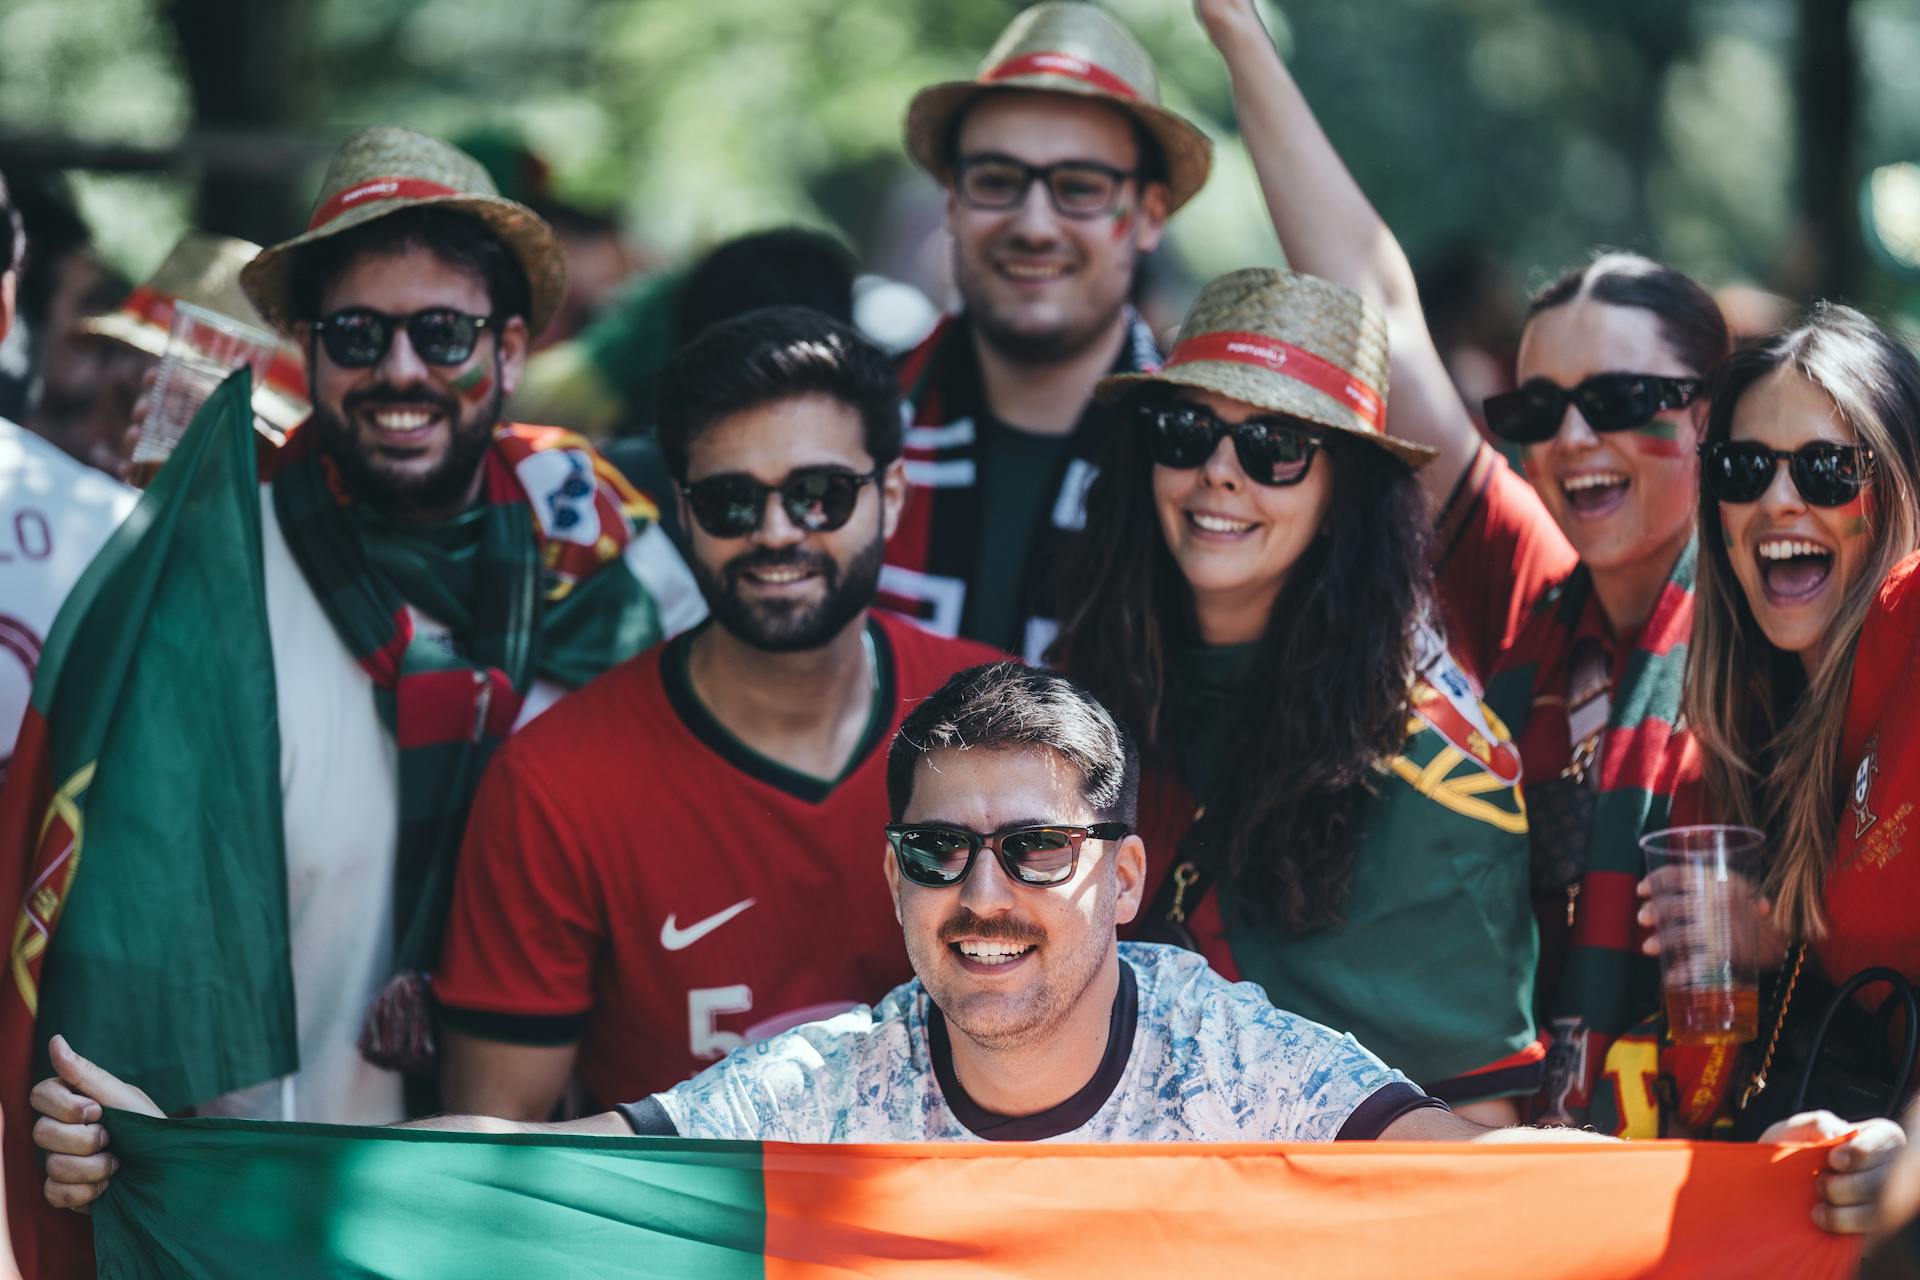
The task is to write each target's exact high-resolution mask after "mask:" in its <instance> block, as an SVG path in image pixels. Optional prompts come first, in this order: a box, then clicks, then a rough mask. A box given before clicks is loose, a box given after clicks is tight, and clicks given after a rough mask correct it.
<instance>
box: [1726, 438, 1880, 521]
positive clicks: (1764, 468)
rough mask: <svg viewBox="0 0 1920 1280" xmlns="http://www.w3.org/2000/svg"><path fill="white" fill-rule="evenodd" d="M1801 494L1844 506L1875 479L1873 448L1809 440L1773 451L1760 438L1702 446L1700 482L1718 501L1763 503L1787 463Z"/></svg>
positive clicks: (1826, 504) (1821, 502)
mask: <svg viewBox="0 0 1920 1280" xmlns="http://www.w3.org/2000/svg"><path fill="white" fill-rule="evenodd" d="M1782 462H1784V463H1786V464H1787V474H1788V475H1789V476H1791V477H1792V478H1793V487H1794V488H1796V489H1798V490H1799V491H1800V496H1801V497H1803V498H1805V499H1806V500H1807V501H1808V502H1809V503H1811V504H1812V505H1814V506H1816V507H1844V506H1846V505H1847V504H1848V503H1849V502H1852V501H1853V500H1854V499H1855V498H1857V497H1859V496H1860V490H1861V489H1863V488H1865V487H1866V483H1867V481H1869V480H1871V479H1872V478H1873V450H1872V449H1870V448H1868V447H1867V446H1866V445H1864V444H1836V443H1834V442H1833V441H1831V440H1810V441H1808V442H1807V443H1806V444H1803V445H1801V446H1800V447H1799V448H1798V449H1795V450H1793V451H1791V452H1788V451H1786V450H1784V449H1769V448H1768V447H1767V446H1766V445H1764V444H1761V443H1760V442H1759V441H1758V440H1721V441H1719V442H1718V443H1716V444H1703V445H1701V446H1700V483H1701V485H1702V486H1703V487H1704V488H1705V489H1706V491H1707V495H1708V496H1709V497H1711V498H1712V499H1713V500H1714V501H1716V502H1731V503H1734V504H1736V505H1737V504H1740V503H1745V502H1758V501H1759V500H1760V495H1762V494H1764V493H1765V492H1766V491H1767V486H1769V485H1771V484H1772V483H1773V473H1774V471H1775V469H1776V468H1777V467H1778V466H1779V465H1780V464H1781V463H1782Z"/></svg>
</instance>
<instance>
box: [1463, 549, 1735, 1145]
mask: <svg viewBox="0 0 1920 1280" xmlns="http://www.w3.org/2000/svg"><path fill="white" fill-rule="evenodd" d="M1695 551H1696V545H1695V543H1693V542H1689V543H1688V544H1687V547H1686V549H1685V550H1684V551H1682V552H1681V554H1680V558H1679V560H1678V561H1676V562H1675V564H1674V566H1673V572H1672V573H1671V574H1670V575H1669V576H1668V579H1667V583H1666V586H1665V587H1664V588H1663V589H1662V591H1661V593H1660V596H1659V599H1658V600H1657V601H1656V602H1655V604H1654V607H1653V612H1652V614H1651V615H1650V616H1649V617H1648V618H1647V622H1646V625H1645V626H1644V627H1642V628H1641V631H1640V635H1639V637H1638V639H1637V640H1636V641H1635V642H1634V647H1633V650H1632V652H1631V653H1629V654H1628V655H1627V657H1626V661H1625V662H1624V664H1619V663H1617V664H1616V666H1615V670H1616V673H1617V674H1616V676H1615V680H1614V688H1613V694H1612V701H1611V706H1610V708H1609V713H1608V719H1607V726H1606V729H1605V731H1604V733H1603V734H1602V737H1601V741H1600V748H1599V752H1598V767H1599V769H1600V776H1599V779H1598V782H1599V794H1598V796H1597V797H1596V800H1595V804H1594V814H1593V829H1592V836H1591V839H1590V841H1589V844H1588V862H1587V869H1586V873H1585V875H1584V877H1583V878H1582V879H1581V882H1580V894H1579V897H1578V899H1577V902H1578V907H1577V914H1576V917H1575V922H1574V930H1573V939H1572V946H1571V949H1570V951H1569V953H1568V956H1567V964H1566V971H1565V973H1564V975H1563V977H1562V979H1561V982H1560V987H1559V990H1557V991H1555V992H1552V993H1550V995H1549V999H1548V1002H1547V1003H1548V1019H1549V1022H1550V1028H1549V1029H1550V1032H1551V1035H1552V1040H1553V1047H1552V1049H1551V1051H1550V1054H1549V1062H1548V1083H1547V1088H1546V1091H1545V1093H1544V1095H1543V1097H1542V1105H1543V1108H1544V1114H1545V1116H1546V1117H1547V1118H1551V1119H1554V1120H1556V1121H1559V1122H1563V1123H1573V1124H1585V1123H1588V1122H1589V1121H1590V1120H1591V1121H1592V1122H1594V1123H1599V1124H1603V1125H1607V1126H1608V1127H1617V1126H1616V1124H1615V1123H1614V1122H1616V1121H1618V1124H1619V1125H1624V1124H1625V1122H1626V1118H1625V1117H1615V1116H1614V1115H1613V1114H1612V1113H1613V1112H1614V1110H1615V1109H1616V1108H1615V1107H1614V1100H1613V1099H1612V1098H1611V1097H1607V1098H1605V1099H1602V1098H1600V1097H1598V1096H1597V1094H1599V1093H1611V1091H1610V1090H1604V1089H1601V1090H1596V1088H1595V1085H1596V1083H1598V1082H1599V1079H1600V1076H1601V1071H1602V1067H1603V1066H1604V1065H1606V1060H1607V1051H1608V1047H1609V1046H1610V1045H1611V1044H1612V1042H1613V1041H1614V1040H1615V1039H1616V1038H1618V1037H1620V1036H1622V1035H1624V1034H1625V1033H1627V1032H1628V1031H1629V1030H1631V1029H1632V1028H1634V1027H1635V1026H1636V1024H1638V1023H1640V1022H1641V1021H1642V1020H1643V1019H1645V1018H1646V1017H1648V1016H1649V1015H1651V1014H1653V1013H1655V1012H1656V1011H1657V1010H1658V1009H1659V1007H1660V970H1659V963H1658V961H1656V960H1654V959H1652V958H1649V957H1647V956H1643V955H1641V954H1640V942H1641V939H1642V937H1643V934H1642V931H1641V930H1640V929H1639V927H1638V925H1637V924H1636V923H1635V919H1634V917H1635V914H1636V912H1637V908H1638V899H1637V897H1636V896H1635V886H1636V885H1637V884H1638V883H1639V881H1640V880H1641V878H1642V877H1644V876H1645V874H1646V863H1645V858H1644V856H1643V855H1642V853H1641V851H1640V838H1641V837H1642V836H1643V835H1645V834H1647V833H1648V832H1650V831H1656V830H1659V829H1660V828H1662V827H1664V826H1667V825H1669V815H1670V813H1671V811H1672V806H1673V798H1674V795H1675V793H1676V791H1678V790H1679V788H1680V786H1681V785H1682V784H1683V783H1685V782H1686V781H1688V780H1689V778H1691V777H1692V776H1693V775H1695V774H1697V773H1698V769H1699V764H1698V752H1697V749H1696V747H1695V745H1694V742H1693V739H1692V736H1691V735H1690V734H1689V733H1688V732H1687V730H1686V728H1685V727H1684V726H1683V725H1682V724H1681V723H1680V691H1681V680H1682V677H1683V675H1684V674H1685V671H1686V664H1687V641H1688V639H1689V636H1690V634H1691V631H1692V627H1693V581H1694V559H1695ZM1597 607H1598V605H1597V603H1596V602H1595V601H1594V600H1593V578H1592V575H1591V574H1590V573H1589V572H1588V570H1587V568H1586V566H1585V565H1581V566H1580V567H1579V568H1577V569H1575V570H1574V571H1573V573H1572V574H1571V575H1569V577H1568V578H1567V579H1566V581H1565V582H1563V583H1562V584H1561V585H1560V586H1558V587H1556V588H1554V589H1553V590H1551V591H1549V592H1547V593H1546V594H1545V595H1544V596H1543V597H1542V598H1541V599H1540V601H1539V602H1538V603H1537V604H1536V605H1535V606H1534V608H1533V611H1532V613H1531V614H1530V615H1529V617H1528V618H1527V620H1526V621H1525V622H1524V623H1523V624H1522V627H1521V630H1520V633H1519V635H1518V636H1517V637H1516V638H1515V641H1514V644H1513V646H1512V648H1511V649H1509V650H1508V651H1507V652H1506V653H1505V654H1503V655H1502V656H1501V658H1500V660H1499V661H1498V662H1497V663H1496V664H1495V667H1494V672H1493V676H1492V678H1491V679H1490V680H1489V681H1488V682H1487V702H1488V704H1489V705H1491V706H1492V707H1493V708H1494V710H1495V711H1496V712H1497V713H1498V714H1499V715H1500V716H1501V717H1502V718H1503V719H1505V720H1506V721H1507V723H1508V724H1509V725H1511V726H1516V732H1517V726H1518V725H1519V724H1520V723H1521V722H1523V721H1524V720H1525V718H1526V716H1527V713H1528V708H1529V707H1530V706H1531V705H1532V702H1533V700H1534V698H1535V697H1536V696H1537V695H1539V694H1551V693H1555V692H1558V693H1560V694H1562V695H1564V692H1565V690H1566V688H1567V678H1568V671H1567V664H1568V662H1569V659H1570V657H1571V649H1572V640H1573V636H1574V634H1575V632H1576V630H1577V628H1578V625H1579V622H1580V618H1581V614H1582V612H1583V611H1584V610H1586V609H1588V608H1597ZM1636 1101H1637V1100H1636ZM1597 1105H1598V1106H1600V1108H1601V1111H1602V1112H1603V1113H1604V1114H1590V1112H1592V1111H1593V1109H1594V1108H1595V1107H1596V1106H1597ZM1629 1105H1631V1104H1629Z"/></svg>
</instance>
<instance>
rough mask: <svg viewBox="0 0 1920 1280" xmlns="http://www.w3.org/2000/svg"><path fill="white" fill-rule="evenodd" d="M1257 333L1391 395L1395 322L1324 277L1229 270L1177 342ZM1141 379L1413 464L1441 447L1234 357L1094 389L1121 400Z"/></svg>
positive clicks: (1109, 381) (1203, 296) (1119, 378)
mask: <svg viewBox="0 0 1920 1280" xmlns="http://www.w3.org/2000/svg"><path fill="white" fill-rule="evenodd" d="M1219 333H1251V334H1258V335H1259V336H1261V337H1265V338H1274V339H1278V340H1279V341H1281V342H1284V343H1287V344H1289V345H1291V346H1295V347H1299V348H1300V349H1302V350H1304V351H1308V352H1311V353H1312V354H1314V355H1316V356H1319V357H1320V358H1321V359H1322V360H1326V361H1328V362H1329V363H1331V364H1335V365H1338V366H1339V367H1340V368H1341V369H1342V370H1344V371H1345V372H1346V373H1348V374H1349V375H1351V376H1352V377H1354V378H1356V379H1357V380H1359V381H1360V382H1362V383H1364V384H1365V385H1366V386H1367V387H1369V388H1371V389H1372V390H1373V392H1374V393H1375V394H1376V395H1378V396H1379V397H1380V401H1381V404H1382V406H1383V408H1384V406H1385V403H1386V398H1387V369H1388V363H1387V322H1386V318H1385V317H1384V316H1382V315H1381V314H1380V312H1379V311H1378V310H1377V309H1376V308H1375V307H1373V306H1372V305H1371V304H1370V303H1368V302H1367V300H1366V299H1364V298H1362V297H1361V296H1360V295H1359V294H1357V293H1355V292H1354V291H1353V290H1351V289H1348V288H1346V287H1345V286H1343V285H1338V284H1334V283H1333V282H1332V281H1330V280H1322V279H1320V278H1318V277H1317V276H1309V275H1301V274H1299V273H1298V272H1292V271H1277V270H1273V269H1271V268H1266V267H1250V268H1248V269H1246V270H1244V271H1233V272H1229V273H1228V274H1226V275H1224V276H1220V277H1219V278H1217V279H1215V280H1213V281H1211V282H1210V283H1208V285H1207V287H1206V288H1204V289H1202V290H1201V291H1200V296H1199V297H1198V298H1196V299H1194V303H1193V307H1192V309H1190V310H1189V311H1188V312H1187V318H1186V320H1185V322H1184V323H1182V324H1181V326H1180V336H1179V337H1178V338H1177V339H1175V341H1174V344H1173V350H1174V356H1173V357H1172V358H1174V359H1177V358H1178V355H1179V351H1180V348H1181V346H1182V345H1183V344H1185V343H1188V342H1191V341H1193V340H1194V339H1196V338H1199V337H1203V336H1205V335H1207V334H1219ZM1140 383H1160V384H1164V385H1177V386H1187V387H1198V388H1200V389H1202V390H1206V391H1213V392H1216V393H1218V394H1220V395H1223V396H1227V397H1229V398H1231V399H1234V400H1239V401H1241V402H1243V403H1245V404H1250V405H1254V406H1256V407H1258V408H1261V409H1267V410H1271V411H1273V412H1275V413H1285V414H1291V415H1292V416H1294V417H1296V418H1301V419H1304V420H1306V421H1308V422H1311V423H1314V424H1315V425H1317V426H1322V427H1326V428H1329V429H1330V430H1334V431H1344V432H1346V433H1348V434H1350V435H1356V436H1360V437H1362V438H1364V439H1366V440H1367V441H1369V442H1370V443H1372V444H1376V445H1379V446H1380V447H1381V448H1383V449H1385V450H1387V451H1388V452H1389V453H1391V454H1393V455H1394V456H1395V457H1397V458H1399V459H1400V460H1401V461H1402V462H1405V463H1406V464H1407V465H1408V466H1410V467H1416V468H1417V467H1420V466H1422V465H1424V464H1425V463H1427V462H1429V461H1431V460H1432V459H1433V457H1434V451H1433V450H1432V449H1429V448H1427V447H1425V446H1424V445H1418V444H1415V443H1413V442H1412V441H1410V440H1402V439H1399V438H1398V437H1395V436H1389V435H1386V434H1384V433H1382V432H1380V431H1378V430H1376V429H1375V428H1374V426H1373V424H1372V423H1371V422H1369V421H1367V419H1366V418H1365V417H1363V416H1362V415H1361V414H1360V413H1359V412H1357V411H1356V410H1355V409H1354V408H1353V406H1352V405H1350V404H1348V403H1347V402H1346V401H1343V400H1341V399H1339V398H1337V397H1335V396H1333V395H1329V394H1328V393H1327V392H1325V391H1322V390H1320V389H1319V388H1317V387H1312V386H1309V385H1307V384H1306V383H1305V382H1302V381H1300V380H1298V379H1297V378H1292V377H1289V376H1287V375H1286V374H1283V373H1278V372H1275V371H1274V370H1271V369H1268V368H1265V367H1262V366H1258V365H1249V364H1240V363H1237V362H1234V361H1230V360H1194V361H1190V362H1184V363H1180V364H1176V365H1174V366H1173V367H1172V368H1168V369H1162V370H1161V371H1159V372H1157V373H1130V374H1116V375H1115V376H1113V377H1110V378H1106V379H1104V380H1102V381H1101V383H1100V385H1099V387H1098V388H1097V389H1096V391H1095V394H1096V395H1097V396H1099V397H1100V398H1101V399H1103V400H1113V399H1115V398H1117V397H1119V396H1120V395H1122V394H1124V393H1125V392H1126V391H1128V390H1129V389H1130V388H1132V387H1133V386H1135V385H1137V384H1140Z"/></svg>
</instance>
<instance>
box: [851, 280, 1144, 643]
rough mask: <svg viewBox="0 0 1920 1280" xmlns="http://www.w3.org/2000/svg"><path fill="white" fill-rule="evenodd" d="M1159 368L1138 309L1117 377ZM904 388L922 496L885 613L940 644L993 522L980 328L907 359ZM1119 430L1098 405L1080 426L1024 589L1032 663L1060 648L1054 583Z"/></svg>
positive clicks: (966, 328)
mask: <svg viewBox="0 0 1920 1280" xmlns="http://www.w3.org/2000/svg"><path fill="white" fill-rule="evenodd" d="M1159 367H1160V351H1159V348H1158V347H1157V346H1155V344H1154V341H1153V331H1152V330H1151V329H1149V328H1148V327H1147V323H1146V321H1144V320H1142V319H1141V318H1140V316H1139V315H1138V314H1137V313H1136V312H1134V311H1133V310H1132V309H1129V310H1128V311H1127V336H1126V339H1125V341H1124V342H1122V343H1121V346H1120V354H1119V357H1118V358H1117V359H1115V361H1114V363H1113V369H1112V372H1114V373H1141V372H1147V371H1150V370H1153V369H1157V368H1159ZM900 387H901V390H902V392H903V394H904V395H905V397H906V402H907V412H908V419H907V422H908V425H907V433H906V441H905V444H906V450H905V456H906V460H907V478H908V479H909V480H910V481H912V482H913V487H912V489H911V490H910V491H909V492H908V495H907V505H906V507H905V509H904V510H903V511H902V512H901V514H900V526H899V529H898V530H897V531H896V532H895V534H894V536H893V539H892V541H890V542H889V543H888V544H887V563H886V568H885V570H884V571H883V573H882V576H881V579H880V603H881V604H883V605H885V606H886V607H887V608H889V609H893V610H896V611H898V612H901V613H905V614H906V615H908V616H909V617H911V618H913V619H914V620H915V621H917V622H919V623H921V625H923V626H926V627H927V628H929V629H930V630H932V631H935V632H937V633H938V634H940V635H948V636H952V635H958V634H960V622H961V617H962V614H963V613H964V611H965V608H966V595H967V589H968V586H969V585H970V583H971V581H972V578H973V576H974V572H975V556H976V555H977V554H978V551H979V546H980V530H981V523H982V522H983V521H984V520H986V519H987V518H988V513H987V511H986V510H985V506H984V504H983V502H982V501H981V490H980V487H979V484H978V479H979V448H978V436H977V434H976V431H975V426H974V424H975V422H976V421H978V420H979V419H980V418H981V417H983V416H985V415H987V414H988V413H989V412H990V410H989V409H988V408H987V402H986V393H985V389H984V387H983V385H982V383H981V378H980V368H979V363H978V359H977V357H976V355H975V352H974V346H973V333H972V326H971V324H970V322H969V321H968V319H967V316H966V315H965V314H964V313H962V314H960V315H954V316H948V317H947V318H945V319H944V320H942V321H941V322H940V324H939V325H938V326H937V327H936V328H935V329H934V331H933V333H932V334H930V335H929V336H928V337H927V339H926V340H925V341H924V342H922V343H921V344H920V345H919V346H918V347H916V348H915V349H914V350H912V351H911V352H909V353H908V354H907V355H906V356H905V358H904V359H902V361H901V364H900ZM1111 422H1112V417H1111V415H1110V414H1108V413H1106V412H1105V411H1104V410H1103V409H1102V407H1101V406H1099V405H1098V404H1090V405H1088V407H1087V410H1086V411H1085V412H1084V413H1082V414H1081V415H1080V420H1079V421H1078V422H1077V423H1075V424H1074V428H1073V434H1072V436H1071V437H1070V438H1069V439H1068V442H1067V450H1066V455H1065V457H1064V458H1063V459H1062V461H1061V468H1060V476H1059V479H1058V480H1057V481H1056V488H1055V490H1054V492H1055V495H1056V496H1055V501H1054V505H1053V510H1052V512H1051V513H1050V518H1049V519H1048V520H1047V522H1046V528H1045V529H1044V530H1043V531H1042V532H1041V534H1040V535H1038V536H1037V537H1036V538H1035V540H1034V544H1033V547H1032V549H1031V550H1030V552H1029V554H1028V556H1027V566H1026V570H1025V574H1024V579H1023V581H1022V582H1021V583H1020V584H1019V591H1020V595H1019V599H1020V601H1021V607H1020V615H1021V636H1022V643H1021V645H1020V647H1021V648H1022V649H1023V650H1025V651H1026V654H1025V656H1027V657H1028V658H1029V659H1030V660H1031V659H1033V658H1036V657H1037V656H1038V650H1039V649H1041V648H1044V647H1045V643H1046V642H1047V641H1050V640H1051V639H1052V636H1053V622H1052V613H1051V609H1050V604H1051V602H1052V601H1053V600H1054V599H1055V598H1057V593H1056V592H1054V591H1053V590H1052V587H1051V584H1050V582H1049V570H1050V569H1051V568H1052V567H1053V566H1054V565H1056V564H1058V563H1059V561H1060V558H1061V557H1060V553H1061V550H1062V542H1063V540H1064V539H1066V538H1068V537H1071V536H1072V535H1073V534H1075V533H1077V532H1078V531H1079V530H1080V529H1081V528H1082V527H1084V525H1085V523H1086V513H1085V509H1084V506H1083V505H1082V504H1083V502H1084V499H1085V497H1086V488H1087V485H1088V484H1090V483H1091V482H1092V480H1093V476H1094V459H1096V458H1098V457H1099V455H1100V449H1101V445H1102V442H1103V439H1104V436H1105V434H1106V431H1107V430H1108V428H1109V427H1110V425H1111ZM1002 518H1004V516H1003V517H1002Z"/></svg>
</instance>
